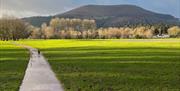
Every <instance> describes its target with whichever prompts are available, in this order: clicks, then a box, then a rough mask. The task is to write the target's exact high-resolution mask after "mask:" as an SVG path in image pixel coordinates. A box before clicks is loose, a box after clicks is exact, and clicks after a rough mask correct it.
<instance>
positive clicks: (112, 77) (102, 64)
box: [19, 39, 180, 91]
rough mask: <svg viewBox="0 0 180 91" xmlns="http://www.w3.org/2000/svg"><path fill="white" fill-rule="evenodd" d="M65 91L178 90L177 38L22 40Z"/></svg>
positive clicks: (179, 54) (179, 57)
mask: <svg viewBox="0 0 180 91" xmlns="http://www.w3.org/2000/svg"><path fill="white" fill-rule="evenodd" d="M19 43H24V44H27V45H31V46H33V47H36V48H39V49H40V50H41V51H42V52H43V53H44V54H45V56H46V58H47V59H48V60H49V62H50V64H51V66H52V68H53V70H54V71H55V73H56V75H57V77H58V78H59V79H60V80H61V82H62V83H63V85H64V88H65V90H66V91H179V90H180V85H179V84H180V39H158V40H153V39H152V40H133V39H132V40H128V39H122V40H23V41H20V42H19Z"/></svg>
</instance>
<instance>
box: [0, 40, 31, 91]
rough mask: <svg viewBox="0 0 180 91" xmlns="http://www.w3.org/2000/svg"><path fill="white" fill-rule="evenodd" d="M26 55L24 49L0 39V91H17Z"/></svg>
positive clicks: (26, 61) (22, 74)
mask: <svg viewBox="0 0 180 91" xmlns="http://www.w3.org/2000/svg"><path fill="white" fill-rule="evenodd" d="M28 56H29V55H28V52H27V51H26V50H25V49H22V48H19V47H16V46H14V45H12V44H10V42H2V41H0V91H18V88H19V86H20V84H21V81H22V79H23V76H24V72H25V69H26V65H27V63H28V58H29V57H28Z"/></svg>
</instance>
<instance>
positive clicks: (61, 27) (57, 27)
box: [30, 18, 96, 39]
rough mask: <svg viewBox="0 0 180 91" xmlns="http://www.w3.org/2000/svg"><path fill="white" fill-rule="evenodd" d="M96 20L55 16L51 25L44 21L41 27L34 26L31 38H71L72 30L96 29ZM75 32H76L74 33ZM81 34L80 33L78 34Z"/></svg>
mask: <svg viewBox="0 0 180 91" xmlns="http://www.w3.org/2000/svg"><path fill="white" fill-rule="evenodd" d="M95 30H96V22H95V20H89V19H69V18H67V19H64V18H61V19H60V18H54V19H52V20H51V21H50V23H49V25H47V24H46V23H43V24H42V25H41V28H34V30H33V31H32V33H31V36H30V38H37V39H41V38H43V39H49V38H71V36H74V35H72V32H83V31H95ZM73 34H74V33H73ZM78 35H79V34H78Z"/></svg>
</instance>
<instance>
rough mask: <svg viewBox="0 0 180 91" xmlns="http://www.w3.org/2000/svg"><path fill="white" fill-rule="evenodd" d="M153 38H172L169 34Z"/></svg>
mask: <svg viewBox="0 0 180 91" xmlns="http://www.w3.org/2000/svg"><path fill="white" fill-rule="evenodd" d="M153 38H170V36H169V35H168V34H162V35H156V36H153Z"/></svg>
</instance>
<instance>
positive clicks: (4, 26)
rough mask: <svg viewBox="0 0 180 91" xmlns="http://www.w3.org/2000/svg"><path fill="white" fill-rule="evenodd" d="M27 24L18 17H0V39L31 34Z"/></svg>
mask: <svg viewBox="0 0 180 91" xmlns="http://www.w3.org/2000/svg"><path fill="white" fill-rule="evenodd" d="M29 28H30V27H29V25H28V24H26V23H25V22H23V21H22V20H20V19H15V18H1V19H0V40H3V41H5V40H6V41H8V40H19V39H24V38H28V37H29V35H30V34H31V33H30V31H29Z"/></svg>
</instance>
